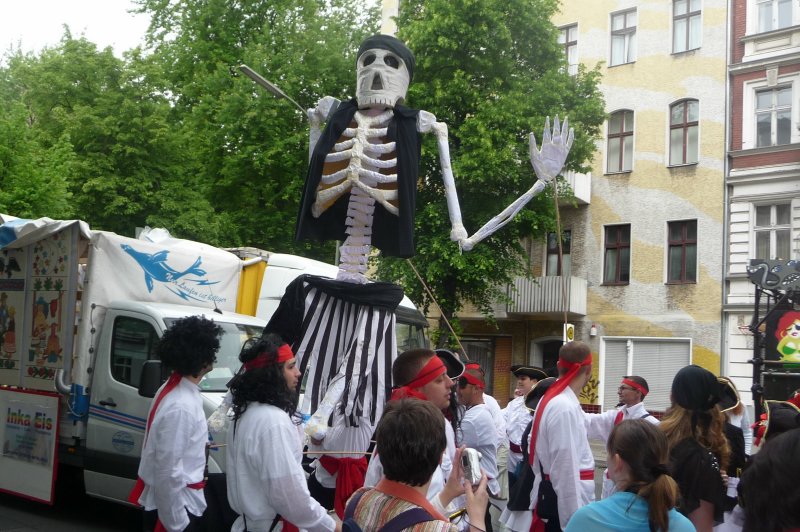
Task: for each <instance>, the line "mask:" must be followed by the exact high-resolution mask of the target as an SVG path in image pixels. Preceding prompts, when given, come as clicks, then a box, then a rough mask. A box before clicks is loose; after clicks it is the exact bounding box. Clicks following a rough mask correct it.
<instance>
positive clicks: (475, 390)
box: [457, 364, 500, 532]
mask: <svg viewBox="0 0 800 532" xmlns="http://www.w3.org/2000/svg"><path fill="white" fill-rule="evenodd" d="M484 389H486V381H485V379H484V373H483V371H481V368H480V366H478V367H477V368H475V367H470V366H469V364H468V365H467V369H466V370H465V371H464V374H463V375H461V377H460V378H459V379H458V390H457V393H458V402H459V403H461V405H462V406H464V408H465V409H466V412H465V413H464V418H463V419H462V420H461V426H460V427H459V430H460V436H461V437H460V438H459V442H460V443H462V444H464V445H466V446H467V447H469V448H471V449H475V450H476V451H478V452H479V453H481V469H483V470H484V471H485V472H486V476H487V477H488V478H489V482H488V485H487V487H488V490H489V493H490V495H493V496H494V497H497V496H498V495H499V493H500V484H499V482H498V481H497V444H498V441H497V431H496V428H495V425H494V420H493V418H492V414H491V413H490V412H489V409H488V408H487V407H486V405H485V404H484V402H483V398H484V393H483V390H484ZM483 525H484V526H483V527H481V528H482V529H483V530H485V531H486V532H489V531H491V530H493V527H492V517H491V515H490V513H489V511H488V508H487V512H486V518H485V520H484V523H483Z"/></svg>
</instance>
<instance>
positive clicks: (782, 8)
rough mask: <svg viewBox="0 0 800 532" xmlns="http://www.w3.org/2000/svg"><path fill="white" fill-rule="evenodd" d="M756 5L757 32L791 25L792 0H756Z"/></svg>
mask: <svg viewBox="0 0 800 532" xmlns="http://www.w3.org/2000/svg"><path fill="white" fill-rule="evenodd" d="M756 6H757V8H758V32H759V33H763V32H765V31H772V30H779V29H781V28H788V27H789V26H791V25H792V0H756Z"/></svg>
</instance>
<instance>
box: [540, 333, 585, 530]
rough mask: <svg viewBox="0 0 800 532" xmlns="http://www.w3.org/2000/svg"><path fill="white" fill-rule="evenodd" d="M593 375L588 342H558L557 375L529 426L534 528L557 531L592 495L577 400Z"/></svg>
mask: <svg viewBox="0 0 800 532" xmlns="http://www.w3.org/2000/svg"><path fill="white" fill-rule="evenodd" d="M591 376H592V353H591V350H590V349H589V346H588V345H586V344H585V343H583V342H580V341H572V342H567V343H565V344H564V345H562V346H561V349H559V351H558V380H557V381H556V382H555V383H554V384H553V385H552V386H550V388H548V390H547V392H545V394H544V396H543V397H542V399H541V401H539V406H538V407H537V408H536V413H535V414H534V417H533V425H532V427H531V435H530V451H529V456H528V462H529V463H530V464H531V467H532V468H533V472H534V474H535V475H536V478H535V480H534V484H533V491H532V492H531V496H532V497H533V501H532V508H533V522H532V524H531V530H533V531H537V532H539V531H546V532H556V531H560V530H561V529H562V528H563V527H566V526H567V523H568V522H569V519H570V517H572V514H574V513H575V511H576V510H577V509H578V508H580V507H581V506H584V505H586V504H589V503H590V502H592V501H593V500H594V489H595V486H594V456H593V455H592V450H591V448H590V447H589V438H588V437H587V435H586V424H585V422H584V420H583V409H582V408H581V404H580V402H579V401H578V396H579V395H580V393H581V389H582V388H583V387H584V386H585V385H586V383H587V382H589V378H590V377H591Z"/></svg>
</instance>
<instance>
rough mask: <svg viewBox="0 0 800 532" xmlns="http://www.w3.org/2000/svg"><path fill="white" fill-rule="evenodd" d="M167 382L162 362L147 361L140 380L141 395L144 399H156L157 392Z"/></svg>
mask: <svg viewBox="0 0 800 532" xmlns="http://www.w3.org/2000/svg"><path fill="white" fill-rule="evenodd" d="M166 380H167V375H165V374H164V367H163V366H162V364H161V361H160V360H146V361H145V363H144V365H143V366H142V375H141V378H140V379H139V395H141V396H142V397H150V398H152V397H155V396H156V392H157V391H158V389H159V388H160V387H161V385H162V384H164V382H165V381H166Z"/></svg>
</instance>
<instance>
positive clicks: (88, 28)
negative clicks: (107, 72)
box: [0, 0, 148, 57]
mask: <svg viewBox="0 0 800 532" xmlns="http://www.w3.org/2000/svg"><path fill="white" fill-rule="evenodd" d="M133 7H134V4H133V2H132V1H131V0H0V56H3V55H5V54H6V52H7V51H8V50H9V47H14V48H16V47H17V46H18V45H21V47H22V50H23V51H25V52H29V51H33V52H36V53H38V52H39V51H41V49H42V48H43V47H44V46H55V45H57V44H58V42H59V41H60V40H61V37H62V35H63V34H64V28H63V26H64V24H66V25H68V26H69V29H70V31H71V32H72V36H73V37H75V38H78V37H80V36H81V35H84V36H85V37H86V38H87V39H88V40H90V41H91V42H93V43H95V44H97V47H98V49H103V48H105V47H106V46H111V47H113V48H114V54H115V55H117V56H118V57H119V56H121V55H122V52H123V51H125V50H129V49H131V48H133V47H135V46H136V45H138V44H140V43H142V41H143V40H144V33H145V30H146V29H147V22H148V18H147V17H145V16H143V15H134V14H132V13H128V10H129V9H132V8H133Z"/></svg>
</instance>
